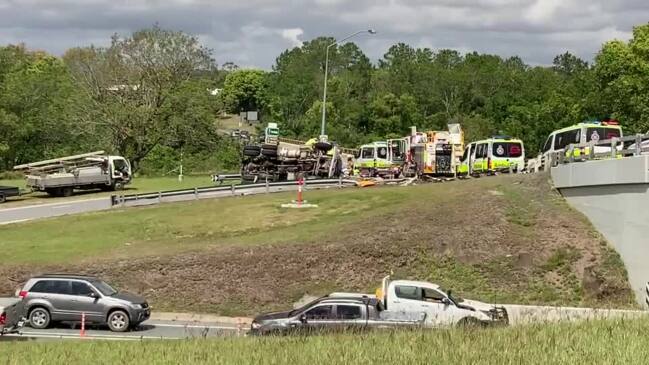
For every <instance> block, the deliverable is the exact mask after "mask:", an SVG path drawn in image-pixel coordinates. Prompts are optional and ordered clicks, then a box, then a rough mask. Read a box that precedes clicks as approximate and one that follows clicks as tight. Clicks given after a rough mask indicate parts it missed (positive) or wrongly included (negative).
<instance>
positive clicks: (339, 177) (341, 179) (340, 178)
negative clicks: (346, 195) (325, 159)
mask: <svg viewBox="0 0 649 365" xmlns="http://www.w3.org/2000/svg"><path fill="white" fill-rule="evenodd" d="M338 187H339V188H342V187H343V177H342V176H338Z"/></svg>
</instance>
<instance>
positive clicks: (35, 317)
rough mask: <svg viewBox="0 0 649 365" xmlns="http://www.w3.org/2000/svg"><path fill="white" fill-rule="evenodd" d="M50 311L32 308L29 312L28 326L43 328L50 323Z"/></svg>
mask: <svg viewBox="0 0 649 365" xmlns="http://www.w3.org/2000/svg"><path fill="white" fill-rule="evenodd" d="M50 320H51V317H50V312H49V311H48V310H47V309H45V308H41V307H38V308H34V309H32V311H31V312H29V326H30V327H32V328H36V329H39V330H41V329H45V328H47V327H48V326H49V325H50Z"/></svg>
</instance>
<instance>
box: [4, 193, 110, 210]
mask: <svg viewBox="0 0 649 365" xmlns="http://www.w3.org/2000/svg"><path fill="white" fill-rule="evenodd" d="M106 200H109V201H110V196H108V197H105V198H95V199H84V200H69V201H67V202H58V203H46V204H32V205H25V206H22V207H14V208H2V209H0V212H11V211H15V210H21V209H22V210H26V209H34V208H41V207H51V206H54V205H61V204H79V203H88V202H98V201H106Z"/></svg>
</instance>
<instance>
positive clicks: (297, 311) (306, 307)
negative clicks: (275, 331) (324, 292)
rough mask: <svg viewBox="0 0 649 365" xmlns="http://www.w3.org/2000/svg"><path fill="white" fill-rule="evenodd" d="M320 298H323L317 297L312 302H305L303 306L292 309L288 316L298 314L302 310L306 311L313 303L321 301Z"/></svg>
mask: <svg viewBox="0 0 649 365" xmlns="http://www.w3.org/2000/svg"><path fill="white" fill-rule="evenodd" d="M320 300H322V298H318V299H316V300H314V301H311V302H309V303H307V304H305V305H303V306H301V307H299V308H296V309H293V310H292V311H290V312H288V316H289V317H293V316H294V315H296V314H298V313H300V312H304V311H305V310H307V309H309V308H310V307H312V306H313V305H315V304H317V303H318V302H320Z"/></svg>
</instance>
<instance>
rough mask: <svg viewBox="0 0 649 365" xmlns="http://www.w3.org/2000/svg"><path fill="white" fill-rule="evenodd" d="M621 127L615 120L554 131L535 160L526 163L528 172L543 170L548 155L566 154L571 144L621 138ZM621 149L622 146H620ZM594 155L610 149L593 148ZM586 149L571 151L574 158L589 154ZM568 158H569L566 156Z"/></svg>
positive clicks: (576, 125) (548, 157) (547, 160)
mask: <svg viewBox="0 0 649 365" xmlns="http://www.w3.org/2000/svg"><path fill="white" fill-rule="evenodd" d="M622 137H623V135H622V127H621V126H620V123H619V122H618V121H617V120H613V119H607V120H603V121H601V122H600V121H592V122H585V123H578V124H575V125H572V126H570V127H566V128H563V129H559V130H556V131H554V132H552V133H550V135H549V136H548V138H547V139H546V140H545V143H544V144H543V147H542V148H541V152H539V155H538V157H537V158H536V159H532V160H530V161H529V162H528V170H529V171H532V170H536V169H537V166H538V169H539V170H543V169H545V167H546V166H545V165H546V164H547V163H549V161H550V155H551V154H553V153H556V152H566V149H567V148H568V146H570V145H571V144H584V143H589V142H593V143H597V142H599V141H604V140H610V139H611V138H622ZM619 148H620V149H621V148H622V146H621V145H620V146H619ZM593 149H594V153H596V154H598V153H606V152H610V151H611V147H607V146H595V147H594V148H593ZM566 153H567V152H566ZM589 153H590V150H589V148H588V147H584V148H576V149H574V150H573V154H574V157H579V156H581V155H582V154H589ZM568 157H569V156H568Z"/></svg>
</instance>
